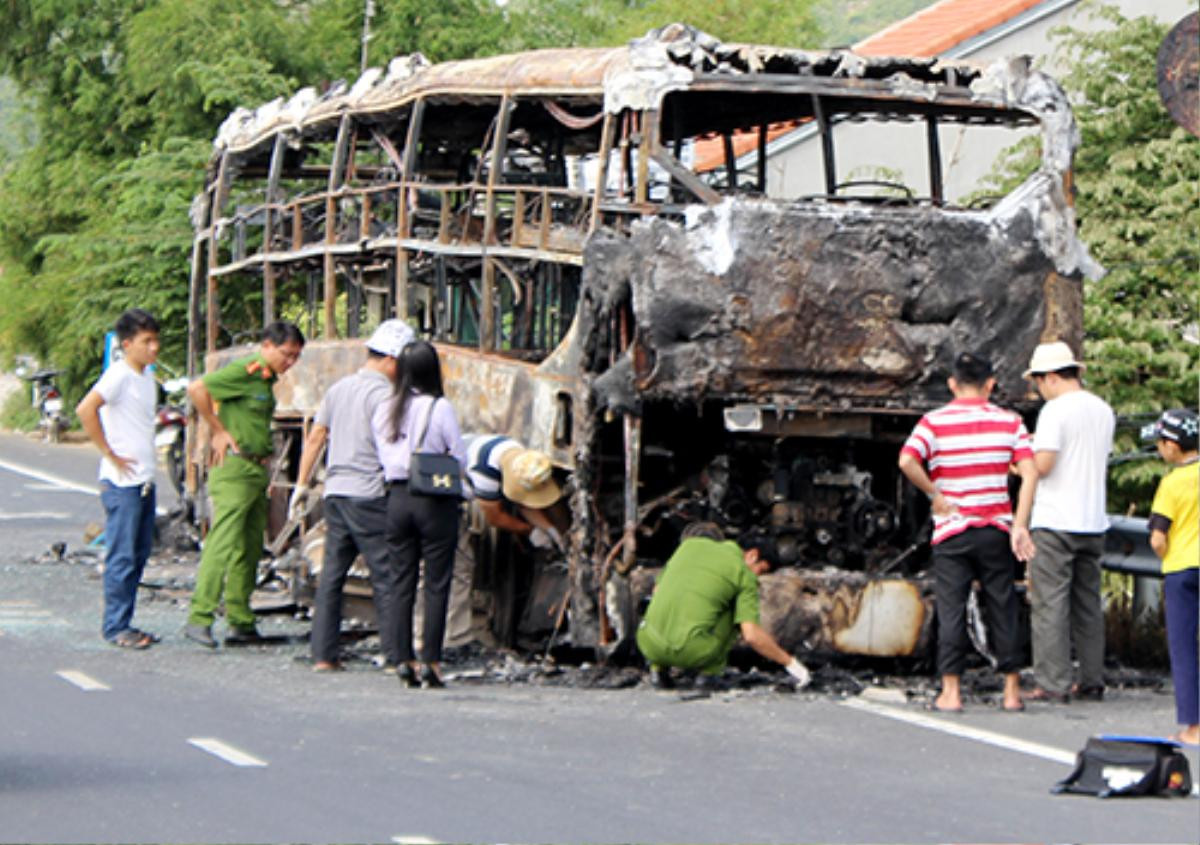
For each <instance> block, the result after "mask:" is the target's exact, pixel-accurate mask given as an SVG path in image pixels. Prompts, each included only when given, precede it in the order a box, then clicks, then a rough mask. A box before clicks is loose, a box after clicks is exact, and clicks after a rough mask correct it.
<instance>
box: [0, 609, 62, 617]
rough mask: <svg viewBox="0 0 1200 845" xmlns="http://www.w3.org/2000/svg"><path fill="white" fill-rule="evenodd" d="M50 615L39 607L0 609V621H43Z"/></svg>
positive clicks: (50, 614)
mask: <svg viewBox="0 0 1200 845" xmlns="http://www.w3.org/2000/svg"><path fill="white" fill-rule="evenodd" d="M52 615H53V614H52V613H51V612H50V611H48V610H44V609H42V608H40V607H0V619H45V618H46V617H47V616H52Z"/></svg>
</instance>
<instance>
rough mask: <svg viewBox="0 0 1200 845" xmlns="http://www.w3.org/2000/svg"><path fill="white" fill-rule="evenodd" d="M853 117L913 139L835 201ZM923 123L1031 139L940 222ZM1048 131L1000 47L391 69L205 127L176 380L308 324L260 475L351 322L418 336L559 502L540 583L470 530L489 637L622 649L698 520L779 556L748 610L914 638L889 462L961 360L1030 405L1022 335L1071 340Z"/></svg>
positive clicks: (1041, 95)
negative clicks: (259, 328)
mask: <svg viewBox="0 0 1200 845" xmlns="http://www.w3.org/2000/svg"><path fill="white" fill-rule="evenodd" d="M864 123H865V124H866V125H883V126H893V125H896V126H900V125H903V124H905V123H908V124H913V123H916V124H917V125H921V124H923V125H924V126H926V128H927V132H926V133H925V140H926V146H927V149H926V150H925V153H926V158H927V166H926V168H925V176H926V183H925V184H924V185H921V186H916V187H912V186H907V185H906V186H903V188H902V189H900V188H896V186H894V185H884V186H883V189H882V192H881V193H874V194H872V193H867V194H866V195H864V194H863V193H862V191H861V187H862V186H861V185H859V184H855V185H847V184H844V183H841V182H839V181H838V176H837V173H838V172H839V171H838V167H837V160H836V155H837V144H836V139H837V137H838V136H839V134H840V133H843V132H845V131H850V130H853V129H854V128H855V127H856V126H858V125H860V124H864ZM946 125H965V126H986V127H989V128H1011V129H1013V130H1016V131H1030V130H1037V131H1040V133H1041V140H1042V151H1043V165H1042V167H1041V169H1040V170H1039V171H1038V173H1036V174H1035V175H1034V176H1033V177H1031V178H1030V179H1029V180H1028V181H1027V182H1026V183H1025V184H1023V185H1022V186H1021V187H1020V188H1018V190H1016V191H1015V192H1013V193H1012V194H1010V195H1009V196H1007V197H1004V198H1002V199H1000V200H999V201H998V202H997V203H995V204H994V205H992V206H991V207H989V208H978V209H971V208H963V207H958V206H955V205H954V204H952V203H951V202H949V201H948V200H947V198H946V197H945V195H944V190H943V188H942V179H941V158H940V156H941V153H940V148H939V143H940V142H939V138H940V135H939V128H940V127H943V126H946ZM797 127H799V128H804V127H812V129H811V130H810V131H814V132H816V133H817V136H818V137H819V140H820V142H821V157H822V166H823V173H824V177H823V181H824V185H825V190H824V191H823V192H820V193H817V194H814V195H810V196H804V197H791V198H787V199H784V198H780V197H778V196H776V193H777V192H774V191H773V186H772V184H771V182H770V178H769V168H768V167H767V162H766V154H767V143H768V141H769V139H771V138H774V137H778V135H779V133H780V132H783V131H787V130H790V129H794V128H797ZM1075 134H1076V133H1075V129H1074V124H1073V122H1072V120H1071V116H1070V109H1069V107H1068V105H1067V103H1066V100H1065V98H1064V97H1063V95H1062V92H1061V90H1060V89H1058V87H1057V86H1056V85H1055V84H1054V83H1053V82H1052V81H1051V80H1049V79H1047V78H1046V77H1044V76H1042V75H1041V74H1039V73H1036V72H1033V71H1031V70H1030V69H1029V68H1028V66H1027V64H1026V63H1023V62H1020V61H1014V62H1009V63H1000V64H997V65H993V66H992V67H990V68H987V69H983V68H977V67H972V66H967V65H950V64H942V63H939V62H936V61H934V60H912V59H864V58H861V57H857V56H854V55H853V54H850V53H845V52H837V53H832V54H816V53H807V52H804V51H797V50H787V49H781V48H772V47H757V46H747V45H724V44H721V43H720V42H717V41H715V40H714V39H711V38H708V37H707V36H704V35H703V34H701V33H697V32H695V31H694V30H690V29H687V28H685V27H678V26H674V27H668V28H666V29H664V30H662V31H658V32H654V33H651V34H650V35H648V36H647V37H646V38H644V39H640V40H638V41H635V42H633V43H631V44H630V45H629V46H628V47H625V48H617V49H612V50H549V51H537V52H535V53H530V54H522V55H519V56H506V57H505V56H502V57H495V58H493V59H484V60H475V61H469V62H453V63H447V64H445V65H437V66H430V65H428V64H427V63H425V62H424V60H423V59H421V58H420V57H406V58H402V59H396V60H394V61H393V62H392V63H391V64H390V65H389V67H388V68H387V69H381V70H374V71H368V73H367V74H365V75H364V76H363V77H362V78H361V79H359V80H358V81H357V82H356V83H355V84H354V85H353V86H343V87H341V88H335V89H334V90H332V91H330V92H327V93H326V94H325V95H322V96H319V97H318V96H317V95H316V94H315V93H314V92H311V91H305V92H301V93H300V94H298V95H296V96H295V97H293V98H292V99H291V100H289V101H286V102H283V101H279V102H276V103H273V104H268V105H267V106H264V107H261V108H259V109H257V110H256V111H253V112H251V111H247V110H239V112H236V113H235V114H234V115H231V117H230V119H229V120H228V121H227V122H226V125H225V126H224V127H223V128H222V132H221V134H220V136H219V137H218V139H217V144H216V150H215V153H214V158H213V162H212V166H211V167H210V179H209V185H208V187H207V189H206V191H205V193H204V194H203V195H202V196H201V197H200V198H198V201H197V203H196V207H195V215H194V216H195V220H196V225H197V237H196V247H195V251H194V261H193V276H192V293H193V299H192V302H193V308H192V335H191V337H192V347H191V348H192V351H193V355H192V361H193V363H194V367H195V368H196V369H198V368H199V364H200V359H201V356H207V359H208V364H209V365H210V366H211V365H212V364H214V363H216V361H217V360H218V359H220V358H223V357H224V356H226V355H229V354H232V350H221V351H218V350H217V347H218V346H223V345H225V344H226V343H228V342H229V341H235V340H236V339H237V333H238V329H239V327H240V326H241V325H247V326H248V325H249V324H252V323H253V322H254V318H260V320H261V321H266V320H270V319H273V318H274V317H276V316H278V315H279V314H281V313H286V314H287V315H289V316H293V317H294V316H297V315H299V316H300V322H301V324H302V326H303V327H304V328H306V329H307V331H308V333H309V334H310V335H316V336H318V337H319V338H320V340H319V341H318V342H316V343H313V344H310V346H309V347H308V348H307V349H306V351H305V355H304V357H303V358H302V359H301V362H300V363H299V364H298V365H297V367H295V368H294V369H293V370H292V371H291V372H289V373H288V374H287V375H286V376H285V378H284V379H283V380H282V382H281V385H280V387H279V392H280V406H279V428H280V446H281V454H282V456H283V458H284V460H283V461H281V462H279V464H278V465H277V467H276V475H277V477H278V478H279V479H280V480H281V481H282V482H284V486H286V481H287V478H288V477H289V475H290V474H291V473H293V472H294V470H292V469H291V466H292V465H294V461H295V457H296V455H297V454H298V447H299V435H301V434H302V433H303V429H304V427H305V426H306V425H307V420H308V419H309V418H311V415H312V414H313V413H314V412H315V409H316V407H317V404H318V402H319V400H320V397H321V395H322V394H323V393H324V390H325V389H326V388H327V387H328V386H329V384H331V383H332V382H333V381H334V380H336V378H338V377H340V376H341V375H343V374H345V373H347V372H350V371H352V370H353V369H354V368H355V367H357V366H358V364H359V363H360V361H361V359H362V354H363V353H362V352H361V350H360V346H361V341H358V340H355V339H354V338H356V337H359V336H361V335H362V334H365V332H366V330H367V329H368V328H369V327H370V326H372V325H373V324H374V323H376V322H378V321H379V320H380V319H383V318H385V317H388V316H400V317H403V318H405V319H408V320H409V321H410V322H411V323H412V324H413V325H414V327H416V328H417V329H418V331H419V332H420V333H421V334H422V335H423V336H425V337H428V338H430V339H432V340H433V341H434V342H435V343H437V344H438V347H439V351H440V353H441V355H442V358H443V365H444V369H445V373H444V376H445V381H446V384H447V392H448V394H449V395H450V397H451V399H452V400H453V401H454V403H455V406H456V408H457V411H458V413H459V415H460V418H461V420H462V423H463V427H464V430H468V431H471V430H473V431H482V432H499V433H505V434H509V435H512V436H514V437H516V438H518V439H520V440H522V441H523V442H525V443H527V444H528V445H530V446H532V447H534V448H539V449H542V450H544V451H546V452H547V453H548V454H550V455H551V456H552V457H553V459H554V460H555V462H556V464H557V465H558V466H559V468H560V472H561V473H562V475H563V477H564V480H568V479H569V482H570V483H569V485H568V489H569V490H570V491H571V492H570V504H571V510H572V516H573V530H572V532H571V543H570V552H569V555H568V560H567V561H566V562H565V563H566V566H565V569H564V567H563V565H562V564H563V562H561V561H553V560H550V559H539V560H537V561H535V566H534V568H533V569H532V570H530V569H529V568H528V567H523V566H518V565H516V563H515V562H514V560H513V559H512V558H511V555H510V554H509V550H508V549H507V548H506V544H505V542H504V538H503V537H498V536H496V535H495V534H494V533H493V532H489V531H487V530H486V529H485V528H483V527H482V526H481V525H480V524H479V523H475V524H474V526H475V527H474V532H475V533H474V536H473V538H472V542H473V543H474V545H475V547H476V552H477V555H478V557H479V567H478V569H477V573H476V574H477V583H476V586H477V588H479V589H480V590H481V591H485V592H487V593H488V594H489V596H490V598H489V601H490V602H491V605H490V606H491V608H492V611H493V616H494V617H496V618H495V620H494V623H495V624H494V628H495V630H497V631H498V632H501V633H502V636H503V638H506V639H513V638H515V637H517V636H518V635H519V634H520V633H522V632H524V633H525V634H529V635H537V634H539V633H541V634H544V633H545V631H546V629H547V628H550V627H554V626H556V625H558V624H561V623H563V621H564V619H565V620H566V621H567V623H568V627H569V632H570V637H571V639H572V640H573V641H574V642H575V643H576V644H579V645H600V646H603V647H611V646H614V645H615V644H617V643H619V642H621V641H622V640H627V639H628V637H629V636H630V634H631V633H632V630H633V628H634V626H635V625H636V621H637V612H636V609H637V605H638V599H639V597H640V596H642V595H644V594H645V593H646V591H647V590H648V589H649V588H650V585H652V582H653V577H654V573H655V572H656V571H657V567H659V566H661V564H662V562H663V561H664V560H665V559H666V557H667V556H668V555H669V554H670V552H671V551H672V550H673V549H674V547H675V545H676V544H677V542H678V539H679V536H680V533H681V531H682V530H683V528H684V527H685V526H686V525H688V524H689V523H692V522H696V521H706V522H715V523H717V525H718V526H719V527H720V528H721V529H723V530H724V531H725V532H726V533H727V534H728V535H730V536H734V535H736V534H737V533H738V532H739V531H741V530H743V529H745V528H748V527H750V526H757V527H761V528H766V529H768V530H769V531H770V532H771V533H772V534H773V535H774V536H775V538H776V540H777V543H778V545H779V548H780V551H781V555H782V556H783V558H784V561H785V563H786V564H787V566H786V567H785V569H784V570H783V571H781V572H779V573H777V574H773V575H771V576H768V577H766V578H765V579H764V581H763V601H764V618H765V620H766V621H767V623H768V625H769V627H771V629H772V630H773V631H774V633H776V635H777V636H778V637H779V639H780V641H781V642H782V643H783V644H784V645H785V646H787V647H789V648H794V649H801V650H810V651H816V652H822V653H831V654H838V653H851V654H875V655H905V654H912V653H915V652H919V651H921V650H922V649H923V648H924V647H925V646H926V645H927V644H928V641H929V633H930V624H931V618H932V617H931V613H930V608H931V601H930V595H929V589H928V586H929V584H928V580H927V579H926V578H924V577H923V574H922V572H923V567H924V565H925V564H926V562H927V548H926V547H925V536H924V533H923V532H924V531H925V525H926V522H927V513H926V507H927V506H926V505H925V503H924V502H921V501H917V500H915V498H914V497H913V496H912V495H911V493H910V491H909V489H908V488H906V486H905V485H904V484H903V483H902V480H901V479H900V477H899V475H898V473H897V471H896V468H895V460H896V453H897V450H898V448H899V444H900V443H901V442H902V440H903V438H904V436H905V435H906V434H907V432H908V431H909V430H910V429H911V427H912V425H913V424H914V422H915V420H916V419H917V417H918V416H919V415H920V414H921V413H923V412H924V411H926V410H929V409H930V408H933V407H935V406H937V405H938V404H940V403H941V402H943V401H945V400H946V399H947V398H948V393H947V392H946V390H945V387H944V379H945V375H946V373H947V371H948V369H949V365H950V362H951V361H952V359H953V356H954V354H955V353H956V352H957V351H958V350H959V349H961V348H964V347H969V348H972V349H976V350H981V351H983V352H984V353H986V354H988V355H990V356H991V357H992V358H993V359H994V360H995V362H996V364H997V371H998V380H999V383H1000V390H999V394H998V398H999V399H1000V401H1003V402H1006V403H1008V404H1011V405H1014V406H1016V407H1018V408H1021V409H1028V408H1029V407H1030V406H1029V405H1028V404H1027V403H1028V399H1029V397H1028V396H1027V394H1026V389H1025V386H1024V385H1023V382H1022V380H1021V378H1020V372H1021V370H1022V368H1023V364H1024V362H1025V361H1027V360H1028V357H1029V354H1030V352H1031V350H1032V348H1033V347H1034V346H1035V345H1036V344H1037V343H1038V342H1039V341H1040V340H1043V339H1046V338H1063V339H1066V340H1068V341H1070V342H1072V343H1075V344H1077V343H1078V341H1079V340H1080V338H1081V333H1082V329H1081V312H1082V305H1081V286H1080V280H1081V275H1082V273H1083V272H1084V270H1085V269H1087V268H1088V264H1089V261H1088V258H1087V255H1086V251H1085V250H1084V249H1083V247H1082V246H1081V245H1080V244H1079V243H1078V241H1077V240H1076V237H1075V227H1074V218H1073V213H1072V209H1071V206H1070V202H1069V192H1070V161H1071V154H1072V152H1073V148H1074V144H1075V143H1076V137H1075ZM905 137H908V136H905ZM714 149H716V150H717V151H718V155H717V159H716V160H717V164H716V165H713V164H712V160H713V156H712V151H713V150H714ZM747 151H749V158H750V159H755V158H756V160H753V161H750V163H749V164H747V163H746V162H747ZM882 152H886V151H885V150H881V153H882ZM706 160H707V161H708V163H707V164H706V163H705V162H706ZM879 166H880V168H881V172H886V173H888V174H895V173H897V172H898V171H896V170H895V169H891V170H888V169H886V168H887V166H888V162H887V161H886V160H884V159H883V158H882V156H881V160H880V162H879ZM193 454H198V453H197V452H195V451H194V452H193ZM288 458H291V464H289V463H288V460H287V459H288ZM197 469H198V467H197ZM201 476H202V474H201V473H198V472H197V473H194V476H193V482H199V481H202V477H201ZM276 495H277V498H280V499H281V501H279V502H276V503H275V505H276V506H275V508H274V511H273V513H274V514H275V515H276V520H275V527H276V528H278V527H280V526H279V523H281V522H282V517H283V507H282V500H283V499H285V498H286V492H285V491H284V490H283V489H282V488H281V489H280V492H279V493H277V494H276ZM306 528H307V529H313V528H316V530H310V531H309V536H308V537H307V538H306V541H305V543H304V545H303V546H302V548H304V549H305V550H306V552H305V554H307V555H308V557H309V558H310V559H311V560H310V564H315V565H319V534H320V532H319V526H306ZM302 569H303V572H304V574H305V577H311V575H312V572H313V570H314V569H315V566H314V565H306V566H304V567H302Z"/></svg>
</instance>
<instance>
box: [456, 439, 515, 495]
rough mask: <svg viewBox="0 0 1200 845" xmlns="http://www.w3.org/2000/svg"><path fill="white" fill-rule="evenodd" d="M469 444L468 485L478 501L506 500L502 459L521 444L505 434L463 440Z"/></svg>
mask: <svg viewBox="0 0 1200 845" xmlns="http://www.w3.org/2000/svg"><path fill="white" fill-rule="evenodd" d="M463 439H464V440H465V441H466V444H467V463H466V467H467V483H468V486H469V488H470V491H471V493H472V494H474V496H475V498H476V499H487V500H489V501H498V500H500V499H503V498H504V495H503V493H502V492H501V482H502V481H503V480H504V472H503V470H502V469H501V467H500V459H501V458H502V457H504V455H505V454H507V453H508V452H509V451H511V450H513V449H520V448H521V444H520V443H518V442H517V441H515V440H513V439H512V438H511V437H505V436H504V435H503V434H475V435H467V436H466V437H464V438H463Z"/></svg>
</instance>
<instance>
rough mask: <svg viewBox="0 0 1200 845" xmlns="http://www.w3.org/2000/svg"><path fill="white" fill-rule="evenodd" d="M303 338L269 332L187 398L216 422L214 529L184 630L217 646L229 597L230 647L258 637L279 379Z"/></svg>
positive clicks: (211, 488)
mask: <svg viewBox="0 0 1200 845" xmlns="http://www.w3.org/2000/svg"><path fill="white" fill-rule="evenodd" d="M303 348H304V335H303V334H301V333H300V329H298V328H296V326H295V325H293V324H292V323H286V322H282V321H280V322H275V323H271V324H270V325H269V326H267V327H266V329H264V330H263V337H262V344H261V345H260V346H259V349H258V352H256V353H254V354H253V355H248V356H246V357H244V358H238V359H236V360H234V361H231V362H230V363H228V364H226V365H225V366H224V367H222V368H221V369H219V370H217V371H215V372H212V373H209V374H208V375H206V376H204V378H202V379H197V380H196V381H193V382H192V383H191V385H189V386H188V398H190V399H191V400H192V405H193V406H194V407H195V409H196V411H197V412H198V413H199V414H200V416H201V417H202V418H203V419H204V421H205V422H206V423H208V426H209V432H210V441H209V446H210V449H211V454H210V456H209V462H210V465H211V469H210V470H209V473H208V492H209V495H210V496H211V497H212V503H213V517H212V526H211V527H210V528H209V531H208V536H207V537H206V538H205V540H204V552H203V553H202V554H201V556H200V567H199V569H198V570H197V571H196V589H195V591H194V592H193V593H192V605H191V612H190V613H189V615H188V621H187V626H186V627H185V628H184V630H183V633H184V636H186V637H187V638H188V639H190V640H194V641H195V642H198V643H200V644H201V645H203V646H207V647H208V648H216V645H217V643H216V640H214V639H213V636H212V623H213V619H214V617H215V615H216V611H217V606H218V605H219V604H220V603H221V596H222V593H224V597H225V621H226V623H227V624H228V625H229V629H230V633H229V635H228V636H227V637H226V638H225V642H226V643H227V644H231V643H238V644H244V643H252V642H256V641H259V640H260V639H261V638H260V637H259V634H258V630H257V629H256V628H255V625H254V612H253V611H252V610H251V609H250V594H251V593H252V592H253V591H254V581H255V577H256V576H257V574H258V561H259V559H260V558H261V557H262V549H263V534H264V532H265V531H266V527H267V497H266V492H267V482H268V480H269V473H268V465H269V463H270V460H271V452H272V451H273V448H274V447H273V443H272V439H271V417H272V415H273V414H274V413H275V394H274V392H273V388H274V386H275V381H276V379H278V378H279V376H281V375H283V374H284V373H286V372H287V371H288V370H289V369H290V368H291V367H292V365H293V364H295V363H296V361H297V360H298V359H299V358H300V351H301V350H302V349H303Z"/></svg>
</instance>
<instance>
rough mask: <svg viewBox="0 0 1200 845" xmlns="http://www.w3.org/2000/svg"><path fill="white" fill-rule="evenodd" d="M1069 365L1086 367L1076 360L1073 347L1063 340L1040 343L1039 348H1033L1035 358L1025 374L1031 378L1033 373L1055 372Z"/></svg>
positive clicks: (1031, 360)
mask: <svg viewBox="0 0 1200 845" xmlns="http://www.w3.org/2000/svg"><path fill="white" fill-rule="evenodd" d="M1067 367H1078V368H1079V369H1080V370H1083V369H1084V366H1083V364H1082V363H1080V362H1079V361H1076V360H1075V355H1074V353H1073V352H1071V347H1069V346H1067V344H1066V343H1064V342H1063V341H1061V340H1056V341H1054V342H1053V343H1041V344H1038V347H1037V349H1035V350H1033V358H1032V359H1030V361H1029V369H1028V370H1026V371H1025V372H1024V374H1023V375H1024V377H1025V378H1029V377H1030V376H1033V375H1043V374H1045V373H1055V372H1058V371H1059V370H1065V369H1066V368H1067Z"/></svg>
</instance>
